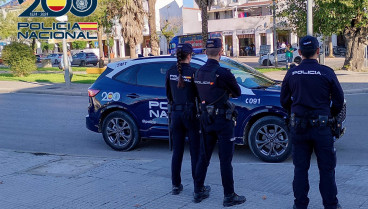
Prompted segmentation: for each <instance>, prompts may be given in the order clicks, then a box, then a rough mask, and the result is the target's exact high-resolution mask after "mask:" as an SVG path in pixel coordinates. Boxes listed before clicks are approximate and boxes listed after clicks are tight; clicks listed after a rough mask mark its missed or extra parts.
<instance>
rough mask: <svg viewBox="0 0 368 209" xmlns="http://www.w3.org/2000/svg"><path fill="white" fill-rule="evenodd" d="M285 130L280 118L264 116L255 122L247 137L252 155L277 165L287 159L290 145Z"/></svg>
mask: <svg viewBox="0 0 368 209" xmlns="http://www.w3.org/2000/svg"><path fill="white" fill-rule="evenodd" d="M275 130H276V131H275ZM287 130H288V129H287V126H286V124H285V122H284V120H283V119H281V118H280V117H276V116H266V117H263V118H261V119H259V120H257V121H256V122H255V123H254V124H253V125H252V127H251V129H250V131H249V136H248V144H249V147H250V149H251V151H252V153H253V154H254V155H255V156H256V157H258V158H259V159H261V160H262V161H265V162H271V163H278V162H282V161H284V160H286V159H288V158H289V157H290V154H291V147H292V144H291V140H290V135H289V133H288V131H287Z"/></svg>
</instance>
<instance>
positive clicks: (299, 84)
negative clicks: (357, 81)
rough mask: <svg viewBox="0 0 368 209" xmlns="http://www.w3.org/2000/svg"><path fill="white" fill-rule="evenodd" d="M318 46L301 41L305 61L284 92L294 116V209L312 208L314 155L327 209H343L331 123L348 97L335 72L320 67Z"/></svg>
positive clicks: (283, 99)
mask: <svg viewBox="0 0 368 209" xmlns="http://www.w3.org/2000/svg"><path fill="white" fill-rule="evenodd" d="M318 46H319V44H318V41H317V39H316V38H315V37H312V36H306V37H304V38H302V39H301V40H300V43H299V47H300V49H299V54H300V55H301V56H302V58H303V61H302V63H301V64H300V65H299V66H297V67H295V68H292V69H291V70H289V71H288V72H287V74H286V76H285V78H284V81H283V83H282V89H281V97H280V101H281V105H282V106H283V107H284V108H285V109H286V110H288V111H289V112H290V121H289V126H290V134H291V139H292V143H293V149H292V153H293V163H294V167H295V169H294V181H293V191H294V197H295V200H294V209H306V208H307V207H308V203H309V198H308V191H309V181H308V169H309V167H310V159H311V155H312V152H313V151H314V152H315V154H316V156H317V163H318V168H319V173H320V184H319V190H320V193H321V196H322V199H323V205H324V207H325V209H336V208H341V206H340V204H339V203H338V200H337V197H336V195H337V187H336V182H335V167H336V150H335V148H334V139H333V136H332V132H331V127H330V121H331V118H332V117H334V116H336V115H337V114H338V113H339V112H340V111H341V110H342V108H343V104H344V94H343V91H342V89H341V86H340V83H339V81H338V80H337V77H336V75H335V73H334V71H333V70H332V69H331V68H329V67H327V66H324V65H320V64H318V62H317V57H318V55H319V47H318Z"/></svg>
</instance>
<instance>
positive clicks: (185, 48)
mask: <svg viewBox="0 0 368 209" xmlns="http://www.w3.org/2000/svg"><path fill="white" fill-rule="evenodd" d="M177 51H178V52H179V51H181V52H184V53H186V54H191V53H192V52H193V47H192V45H191V44H189V43H184V44H178V49H177Z"/></svg>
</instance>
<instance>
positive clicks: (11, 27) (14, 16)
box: [0, 11, 20, 41]
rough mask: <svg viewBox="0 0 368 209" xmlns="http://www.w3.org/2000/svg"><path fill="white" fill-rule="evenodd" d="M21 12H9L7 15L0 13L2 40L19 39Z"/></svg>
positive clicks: (0, 34)
mask: <svg viewBox="0 0 368 209" xmlns="http://www.w3.org/2000/svg"><path fill="white" fill-rule="evenodd" d="M19 14H20V13H19V11H12V12H7V13H6V15H5V13H4V12H0V38H1V39H7V38H10V39H11V40H13V41H14V40H16V39H17V31H18V28H17V23H18V21H19V18H18V15H19Z"/></svg>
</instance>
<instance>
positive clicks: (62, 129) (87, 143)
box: [0, 93, 368, 165]
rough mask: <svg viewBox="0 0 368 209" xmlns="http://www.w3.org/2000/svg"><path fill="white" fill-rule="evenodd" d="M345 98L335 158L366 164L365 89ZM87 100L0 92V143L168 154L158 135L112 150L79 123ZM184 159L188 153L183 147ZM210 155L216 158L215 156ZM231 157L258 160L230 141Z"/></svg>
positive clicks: (48, 149) (106, 153) (77, 151)
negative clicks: (128, 148) (345, 111)
mask: <svg viewBox="0 0 368 209" xmlns="http://www.w3.org/2000/svg"><path fill="white" fill-rule="evenodd" d="M346 99H347V102H348V114H347V123H346V125H347V133H346V134H345V136H344V137H343V138H342V139H340V140H339V141H337V142H336V149H337V153H338V163H339V164H348V165H368V161H367V159H368V143H367V141H366V140H367V139H366V136H367V134H366V133H367V122H368V121H367V120H368V108H367V107H368V94H356V95H346ZM87 105H88V98H87V97H79V96H54V95H38V94H20V93H18V94H0V117H1V119H0V148H3V149H10V150H15V151H20V152H22V151H27V152H40V153H55V154H66V155H79V156H86V155H87V156H96V157H108V158H119V157H124V158H131V159H137V158H139V159H142V158H143V159H167V158H170V157H171V152H170V151H169V150H168V143H167V141H160V140H147V141H144V142H142V143H141V144H140V145H139V147H138V148H137V149H135V150H133V151H130V152H117V151H114V150H112V149H111V148H110V147H108V146H107V145H106V144H105V142H104V141H103V138H102V135H101V134H98V133H94V132H91V131H89V130H87V128H86V127H85V115H86V114H87ZM185 159H189V155H188V150H187V151H186V155H185ZM212 159H213V160H215V161H217V160H218V157H213V158H212ZM234 162H247V163H262V162H261V161H260V160H258V159H257V158H256V157H254V156H253V155H252V153H251V151H250V150H249V148H247V147H245V146H237V147H236V151H235V157H234ZM285 163H291V160H290V159H289V160H287V161H286V162H285ZM314 163H315V161H314Z"/></svg>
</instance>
